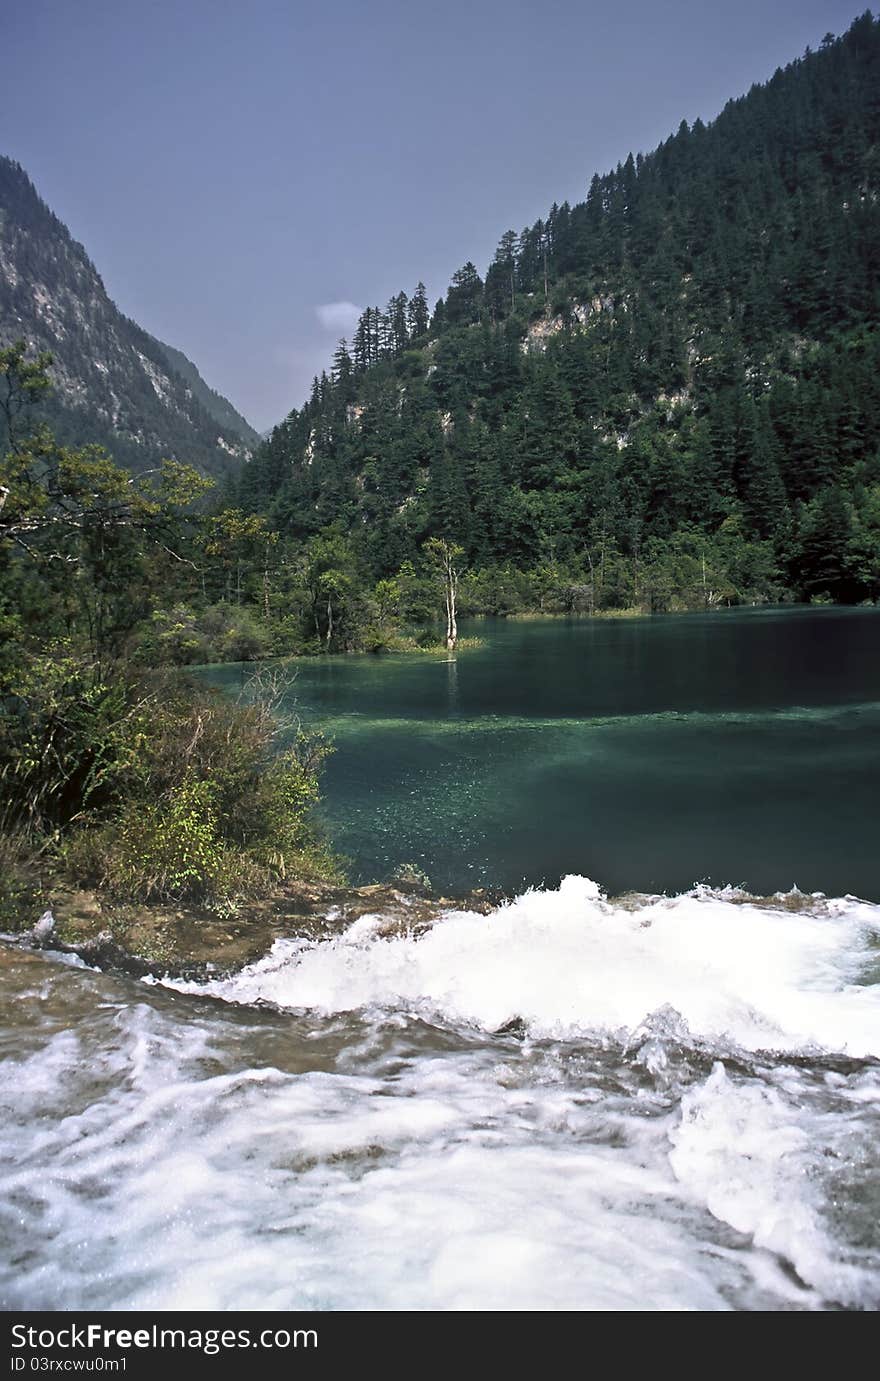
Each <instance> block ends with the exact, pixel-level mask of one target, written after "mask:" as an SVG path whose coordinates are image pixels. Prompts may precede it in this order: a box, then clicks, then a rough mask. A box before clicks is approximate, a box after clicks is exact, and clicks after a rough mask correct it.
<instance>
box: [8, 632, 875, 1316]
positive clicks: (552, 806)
mask: <svg viewBox="0 0 880 1381" xmlns="http://www.w3.org/2000/svg"><path fill="white" fill-rule="evenodd" d="M658 630H659V631H658ZM878 633H880V622H878V620H877V617H876V615H874V614H872V613H870V612H868V611H865V612H862V611H856V612H854V613H851V614H848V613H843V612H840V611H824V610H822V611H817V612H816V613H812V612H810V613H798V612H791V613H778V614H777V613H767V614H765V615H761V614H758V615H754V616H752V617H751V618H749V617H748V616H740V615H736V616H733V617H731V618H730V619H729V620H725V619H724V618H723V617H722V618H720V619H717V620H715V621H714V622H713V621H712V620H709V619H694V620H688V619H682V620H679V621H676V620H661V621H654V622H653V624H652V623H648V622H647V621H646V623H645V624H641V622H640V623H639V626H638V627H635V626H634V625H633V624H626V625H624V624H621V625H614V626H612V625H604V626H599V625H591V626H589V627H585V626H584V625H580V624H574V625H537V624H532V625H520V626H516V627H512V628H502V629H500V630H497V632H491V633H490V634H489V636H488V637H487V645H486V647H485V648H483V649H478V650H477V651H475V652H473V653H463V654H462V655H461V657H460V658H459V660H458V662H457V664H455V665H456V685H455V688H454V692H453V691H451V690H450V688H449V686H450V682H449V677H450V671H449V668H448V667H447V666H446V665H445V664H442V663H437V662H434V661H433V660H431V659H425V661H424V662H423V661H421V660H419V661H417V662H415V663H413V662H403V661H401V662H389V663H372V662H366V661H364V660H361V659H358V660H354V659H351V660H350V661H347V662H344V663H335V664H333V666H332V667H330V666H325V667H307V668H305V669H304V671H303V672H302V674H301V676H300V679H299V680H298V682H297V685H296V693H297V700H298V704H299V706H300V708H301V710H302V712H303V714H304V716H307V717H311V718H312V719H313V720H314V721H316V722H318V723H321V724H323V725H324V726H326V727H327V728H328V729H331V728H332V729H333V733H334V738H335V740H336V747H337V752H336V755H335V757H334V759H332V760H331V761H332V764H333V771H334V773H335V776H331V777H330V778H329V779H328V790H327V814H328V819H329V821H330V823H331V826H333V827H334V829H335V831H336V837H339V838H341V839H342V841H343V847H345V849H346V851H347V852H349V854H350V856H351V858H352V864H353V870H354V871H356V872H357V873H359V874H360V876H362V877H365V878H369V877H375V876H382V875H384V874H387V872H388V871H389V870H390V868H391V867H392V866H393V865H395V864H396V863H400V862H413V863H417V864H418V865H419V866H421V867H423V868H424V870H425V871H426V872H428V874H429V875H430V876H432V878H434V879H435V880H437V879H438V878H439V880H440V882H441V883H442V884H443V885H444V886H453V885H457V887H458V889H459V891H460V892H461V891H463V890H464V888H465V887H467V886H468V885H473V884H474V883H476V882H480V883H482V882H495V883H498V884H500V885H501V886H503V887H506V888H508V889H509V892H510V896H511V900H510V901H508V902H504V903H502V904H500V905H499V906H498V907H497V908H496V909H495V910H494V911H493V912H492V913H491V914H490V915H488V916H483V915H477V914H474V913H472V912H469V911H468V910H467V909H462V910H456V909H455V908H453V907H450V909H449V910H448V912H447V913H445V914H444V915H443V917H442V918H441V919H440V920H439V921H438V922H437V923H436V924H435V925H433V926H432V927H431V928H428V929H425V928H420V927H418V926H415V925H414V926H413V927H411V928H407V927H406V926H401V925H399V924H397V925H394V926H390V925H389V924H388V923H387V921H386V920H385V919H383V917H382V916H380V915H376V916H364V917H362V918H361V919H360V920H358V921H357V922H355V923H354V924H353V925H351V926H349V927H348V928H347V929H342V930H341V931H340V933H339V934H338V935H336V936H335V937H334V938H332V939H324V940H320V941H315V940H306V939H303V938H302V937H297V936H290V937H288V938H285V939H281V940H279V941H278V942H277V943H276V944H275V946H274V947H273V949H272V951H271V952H270V953H269V954H267V955H266V956H265V957H264V958H263V959H261V960H260V961H259V962H258V963H256V964H254V965H252V966H251V967H250V968H249V969H246V970H244V971H243V972H242V973H240V974H238V975H236V976H234V977H232V978H227V979H224V980H218V981H215V982H213V983H208V984H202V985H196V984H192V983H179V982H174V981H171V980H166V981H165V982H162V983H157V982H151V983H148V982H144V981H140V982H139V981H135V980H133V979H127V978H121V977H114V976H112V975H108V974H104V973H100V972H97V971H94V970H92V969H90V968H87V967H86V966H85V965H83V964H82V963H81V961H75V960H74V961H72V960H70V959H69V958H67V959H65V958H64V957H63V956H59V955H55V954H52V953H51V952H28V951H26V950H24V949H22V948H20V947H17V946H15V945H12V944H7V945H5V946H0V995H2V1002H3V1011H4V1014H5V1020H4V1025H3V1029H2V1036H0V1039H2V1056H3V1060H4V1065H3V1079H2V1081H0V1103H2V1113H0V1157H2V1163H3V1166H4V1169H3V1180H4V1193H3V1196H2V1200H0V1242H2V1251H0V1304H2V1305H3V1307H5V1308H7V1309H9V1308H15V1309H28V1310H30V1309H55V1310H59V1309H84V1308H89V1309H114V1310H136V1309H139V1308H164V1309H173V1310H188V1309H202V1308H207V1309H222V1310H236V1309H251V1308H256V1309H264V1310H285V1309H294V1308H295V1309H321V1310H333V1309H353V1310H392V1309H405V1310H434V1309H437V1310H470V1309H487V1310H520V1309H523V1310H525V1309H538V1310H558V1309H568V1310H599V1309H610V1310H631V1309H633V1310H666V1309H674V1310H679V1309H688V1310H727V1309H762V1310H785V1309H809V1310H824V1309H875V1308H877V1306H878V1304H880V985H878V978H880V906H878V905H877V904H876V902H877V899H878V898H880V860H878V851H877V849H876V837H877V809H876V781H877V766H878V761H880V753H878V726H880V704H878V702H880V656H878V651H877V644H878V638H877V634H878ZM585 649H586V650H585ZM670 649H672V651H675V652H676V656H675V657H673V655H672V651H671V650H670ZM759 654H760V655H759ZM493 657H494V663H493ZM530 666H531V667H532V672H529V670H528V668H529V667H530ZM493 668H494V669H493ZM746 668H748V671H747V670H746ZM563 673H565V674H564V675H563ZM215 675H217V678H218V679H221V680H222V679H223V678H224V677H226V678H227V679H233V678H234V676H235V673H234V671H226V670H224V671H223V672H221V673H219V674H217V673H215ZM431 677H433V678H434V681H433V682H432V680H431ZM493 677H494V680H495V683H496V687H497V691H496V694H495V696H494V699H493V701H492V708H491V709H487V708H485V706H483V708H481V702H482V700H483V697H484V696H486V695H488V691H487V690H486V687H487V686H488V685H489V683H490V681H491V680H492V679H493ZM652 677H653V679H652ZM442 678H446V679H445V681H444V680H443V679H442ZM615 681H616V684H617V689H618V694H617V696H616V698H615V695H614V685H615ZM525 682H530V684H531V687H532V692H533V693H532V697H531V698H532V704H531V709H532V714H531V715H530V714H528V713H527V710H528V708H529V707H528V706H527V705H526V704H525V703H524V701H525V698H526V687H525ZM536 686H539V687H541V686H542V687H543V690H539V691H538V692H535V687H536ZM612 701H613V702H614V703H611V702H612ZM481 721H485V722H481ZM410 731H411V732H410ZM399 754H403V759H402V760H400V759H399V756H398V755H399ZM370 757H371V758H372V762H373V764H374V772H373V777H372V784H373V793H372V798H371V796H370V793H369V791H368V790H367V771H366V762H367V759H368V758H370ZM448 764H452V767H447V766H444V765H448ZM452 768H456V770H455V771H453V770H452ZM420 772H421V773H422V774H423V775H421V776H420V775H419V773H420ZM432 772H433V777H432V775H431V774H432ZM413 774H415V775H413ZM432 781H433V783H434V786H435V789H433V790H432V789H431V787H430V784H431V782H432ZM423 782H425V783H428V786H427V787H426V789H425V790H424V791H423V790H422V789H421V784H422V783H423ZM722 787H724V788H725V789H722ZM661 788H662V789H661ZM407 792H415V793H416V794H415V795H414V796H413V795H410V796H409V798H408V803H407V800H406V799H405V795H406V793H407ZM459 792H461V793H462V798H461V799H459V796H458V794H457V793H459ZM559 792H562V803H561V804H559V803H558V802H557V801H556V795H555V793H559ZM524 795H525V796H526V797H527V799H526V800H523V799H522V797H523V796H524ZM627 797H628V800H629V808H628V810H627V809H625V808H624V802H625V800H626V798H627ZM371 799H372V802H373V817H374V823H375V827H376V828H375V831H374V833H373V834H372V835H371V834H370V828H369V825H370V801H371ZM603 802H604V803H605V805H606V806H607V809H603ZM487 810H488V811H489V814H488V818H487V817H486V815H485V812H486V811H487ZM771 820H772V821H773V828H772V829H771V828H770V827H769V823H768V822H770V821H771ZM722 826H723V827H724V831H723V837H721V838H719V830H720V829H721V827H722ZM728 830H729V832H728ZM371 838H372V840H373V845H372V852H371V848H370V843H369V841H370V839H371ZM606 846H607V850H606ZM688 860H690V861H689V862H688ZM560 863H561V864H562V866H558V865H559V864H560ZM603 864H604V866H603ZM554 870H555V872H554ZM588 873H590V874H591V875H592V876H595V877H596V878H597V879H598V882H593V881H591V880H590V879H589V877H588V876H587V874H588ZM560 875H562V876H561V880H560ZM847 876H848V877H850V878H852V879H853V881H852V882H851V883H847V881H846V877H847ZM703 879H705V881H702V880H703ZM793 883H797V884H798V885H799V886H800V887H801V888H803V889H804V890H803V891H800V892H798V891H796V890H792V884H793ZM745 888H748V889H749V891H746V890H744V889H745ZM820 889H821V892H823V893H824V892H827V893H828V896H827V897H826V896H824V895H820V894H819V892H820ZM615 893H617V894H621V895H619V897H618V900H608V897H609V896H613V895H614V894H615ZM624 893H626V895H622V894H624ZM751 893H754V894H756V895H754V896H753V895H751ZM814 893H815V895H813V894H814ZM835 893H836V894H838V895H837V896H836V899H835V896H834V894H835ZM849 893H859V894H860V895H861V896H862V897H864V898H866V900H859V899H857V897H856V896H855V895H848V894H849ZM757 894H760V895H757ZM774 894H775V895H774Z"/></svg>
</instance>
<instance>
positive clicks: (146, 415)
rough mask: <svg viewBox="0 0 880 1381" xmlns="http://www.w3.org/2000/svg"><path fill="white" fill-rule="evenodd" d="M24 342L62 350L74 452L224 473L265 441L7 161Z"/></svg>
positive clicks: (5, 254) (1, 328)
mask: <svg viewBox="0 0 880 1381" xmlns="http://www.w3.org/2000/svg"><path fill="white" fill-rule="evenodd" d="M17 340H24V341H26V342H27V343H28V345H29V346H31V347H32V348H33V349H35V350H48V351H49V352H51V354H52V357H53V361H54V363H53V369H52V377H53V381H54V384H55V394H54V398H53V402H52V404H51V405H50V418H49V420H50V421H51V423H52V425H53V427H54V429H55V431H56V433H57V435H58V436H59V438H60V439H61V440H63V441H65V442H68V443H69V444H81V443H83V442H87V441H88V442H99V443H101V444H102V445H104V446H106V447H107V449H108V450H109V451H110V452H111V453H112V454H113V455H114V456H115V458H116V459H117V460H118V461H120V463H123V464H126V465H129V466H133V467H141V466H143V465H144V464H150V463H152V462H154V461H155V460H156V459H157V458H158V457H160V456H169V457H173V458H175V459H178V460H181V461H187V462H189V463H190V464H193V465H195V466H197V467H198V468H199V469H201V470H203V471H205V472H206V473H209V474H218V475H219V474H226V473H230V472H232V471H234V470H235V469H237V468H238V466H239V465H240V464H241V462H242V461H244V460H246V459H247V457H248V455H249V452H250V449H251V448H252V447H253V446H254V444H255V443H256V442H257V440H258V437H257V434H256V433H255V432H254V430H253V428H252V427H250V426H249V425H248V423H247V422H245V420H244V418H243V417H241V416H240V415H239V414H238V413H237V412H236V410H235V408H233V406H232V404H231V403H229V402H227V400H226V399H225V398H221V397H220V395H219V394H216V393H214V392H213V390H211V389H210V388H209V387H208V386H207V384H206V383H205V382H204V380H203V379H202V378H201V376H200V374H199V373H198V370H197V369H196V367H195V365H193V364H191V362H190V361H189V360H188V359H187V358H186V356H184V355H182V354H181V353H180V352H179V351H177V350H173V349H172V348H171V347H170V346H166V345H164V344H162V343H161V342H160V341H157V340H155V339H154V338H153V337H152V336H150V335H149V334H148V333H147V332H146V331H144V330H142V329H141V327H140V326H138V325H137V324H136V323H135V322H133V321H131V320H129V318H128V317H126V316H123V314H122V313H121V312H120V311H119V310H118V308H117V307H116V306H115V304H114V303H113V302H112V301H111V300H110V298H109V297H108V295H107V291H106V289H105V287H104V284H103V282H102V280H101V277H100V275H99V274H98V272H97V270H96V269H95V266H94V265H93V264H92V262H91V260H90V259H89V258H88V256H87V254H86V252H85V250H84V249H83V247H82V245H80V244H78V243H77V242H76V241H75V240H74V239H73V238H72V236H71V235H70V232H69V231H68V230H67V228H66V226H64V225H63V224H62V222H61V221H60V220H59V219H58V217H57V216H55V215H53V213H52V212H51V211H50V210H49V208H48V207H47V206H46V205H45V203H44V202H43V201H42V200H41V199H40V197H39V196H38V195H37V192H36V190H35V188H34V186H33V184H32V183H31V181H30V179H29V178H28V176H27V174H26V173H25V172H24V170H23V169H22V168H21V167H20V166H19V165H18V164H17V163H14V162H12V160H10V159H8V158H3V157H0V344H3V345H10V344H12V343H13V342H14V341H17Z"/></svg>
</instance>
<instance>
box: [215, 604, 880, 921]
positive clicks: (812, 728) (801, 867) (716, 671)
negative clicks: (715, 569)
mask: <svg viewBox="0 0 880 1381" xmlns="http://www.w3.org/2000/svg"><path fill="white" fill-rule="evenodd" d="M463 632H464V633H465V634H472V635H473V634H477V635H478V636H479V637H480V638H481V639H482V640H483V643H482V646H480V647H478V648H475V649H463V650H461V651H459V653H458V654H457V656H456V658H455V660H454V661H449V662H447V661H444V660H442V659H438V658H436V657H433V656H410V657H335V658H325V659H302V660H300V661H299V662H298V663H296V670H297V675H296V682H295V687H294V691H295V697H294V698H295V700H296V706H297V710H298V712H299V713H300V715H301V716H302V719H303V721H304V722H305V723H307V724H309V725H313V726H316V727H320V728H321V729H322V730H323V731H324V732H325V733H326V734H327V736H328V737H329V738H331V739H332V741H333V743H334V746H335V752H334V754H333V756H332V757H331V758H330V760H329V762H328V764H327V767H326V770H325V775H324V782H323V789H324V806H323V814H324V817H325V820H326V824H327V828H328V830H329V832H330V835H331V838H332V840H333V843H334V845H335V847H336V849H337V850H338V851H339V852H340V853H341V854H343V855H345V856H346V857H347V858H348V860H349V871H350V875H351V877H352V880H353V881H357V882H364V881H375V880H380V879H384V878H387V877H389V876H390V875H391V874H392V873H393V872H394V870H395V869H396V868H397V867H399V866H400V865H402V864H415V865H416V866H417V867H418V868H419V869H421V870H422V871H423V872H425V873H426V874H427V875H428V877H429V878H430V880H431V882H432V883H433V884H434V886H435V887H439V888H443V889H446V890H458V891H461V890H463V889H466V888H470V887H478V886H488V887H493V888H500V889H502V890H503V891H505V892H517V891H520V890H522V888H523V887H524V886H526V885H539V884H547V885H555V884H556V882H557V881H558V880H559V878H560V876H562V875H564V874H566V873H582V874H585V875H587V876H589V877H591V878H594V879H595V880H596V881H597V882H598V883H599V884H600V885H601V887H602V888H603V889H605V890H606V891H607V892H608V893H611V894H615V893H621V892H625V891H629V890H637V891H647V892H679V891H681V890H682V889H685V888H688V887H690V886H692V885H693V884H695V883H698V882H707V883H710V884H712V885H713V886H723V885H725V884H731V885H734V886H741V887H744V888H746V889H748V890H749V891H751V892H755V893H759V894H766V893H770V892H775V891H778V890H788V889H789V888H791V887H792V886H794V885H796V886H798V887H799V888H801V889H802V890H803V891H809V892H812V891H824V892H827V893H828V894H836V895H842V894H845V893H852V894H854V895H858V896H863V897H866V898H869V899H877V898H880V849H878V830H877V826H878V814H880V812H878V780H880V617H878V614H877V612H875V611H874V610H870V609H856V610H846V609H833V608H818V609H757V610H744V611H739V610H732V611H725V612H720V613H712V614H706V615H672V616H666V617H653V618H639V619H625V620H598V619H594V620H590V619H573V620H546V621H522V622H520V621H510V620H500V619H498V620H481V621H476V622H473V623H471V624H470V625H466V626H465V627H464V630H463ZM208 674H209V676H210V678H211V680H213V681H214V682H215V683H219V684H221V685H224V686H228V687H230V688H232V687H236V686H237V685H238V684H239V682H240V680H241V678H242V676H244V675H246V674H247V672H246V670H245V669H242V668H238V667H223V668H212V669H211V670H210V672H209V673H208Z"/></svg>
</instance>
